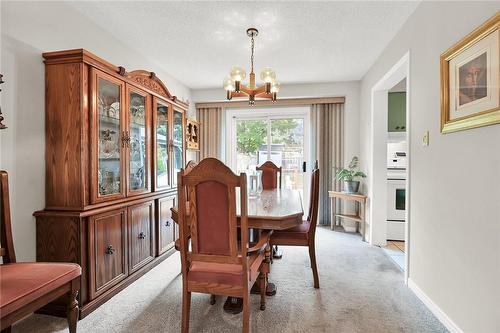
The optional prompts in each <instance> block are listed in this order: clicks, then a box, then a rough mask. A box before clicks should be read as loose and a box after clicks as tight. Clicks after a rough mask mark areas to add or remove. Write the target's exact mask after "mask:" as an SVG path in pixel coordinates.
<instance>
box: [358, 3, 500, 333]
mask: <svg viewBox="0 0 500 333" xmlns="http://www.w3.org/2000/svg"><path fill="white" fill-rule="evenodd" d="M498 10H500V3H499V2H498V1H497V2H422V3H421V4H420V5H419V7H418V8H417V9H416V11H415V12H414V13H413V15H412V16H411V17H410V18H409V19H408V21H407V22H406V23H405V25H404V26H403V27H402V29H401V30H400V31H399V33H398V34H397V35H396V37H395V38H394V39H393V40H392V41H391V43H390V44H389V45H388V46H387V48H386V49H385V50H384V52H383V53H382V54H381V55H380V57H379V58H378V60H377V61H376V62H375V64H374V65H373V66H372V67H371V69H370V70H369V72H368V73H367V74H366V75H365V76H364V78H363V80H362V83H361V100H362V104H361V115H360V132H361V156H362V160H363V161H365V162H366V161H368V158H369V156H370V142H369V136H370V101H371V89H372V87H373V86H374V84H375V83H376V82H377V81H378V80H380V78H381V77H382V76H383V75H384V74H385V73H386V72H387V71H388V70H389V69H390V68H391V67H392V66H393V65H394V64H395V63H396V62H397V61H398V60H399V59H401V57H402V56H403V55H404V54H405V53H406V52H407V51H408V50H409V51H410V92H409V93H410V113H411V115H410V117H411V119H410V121H411V128H410V129H411V171H410V177H411V198H410V200H411V202H410V204H411V206H410V207H411V208H410V221H411V230H410V232H411V233H410V237H411V248H410V268H409V269H410V270H409V273H410V279H411V280H412V281H413V282H414V283H415V284H416V285H417V286H418V287H419V288H420V289H421V290H422V291H423V292H424V293H425V294H426V295H427V296H428V297H429V298H430V299H431V300H432V302H433V303H434V304H436V305H437V306H438V307H439V308H440V309H441V310H442V311H443V312H444V313H445V315H446V316H447V317H448V318H449V319H450V320H451V321H452V322H453V323H454V324H455V325H457V326H458V327H459V329H461V330H462V331H464V332H472V333H476V332H480V333H490V332H491V333H493V332H500V125H494V126H489V127H483V128H478V129H473V130H468V131H462V132H458V133H453V134H447V135H442V134H441V133H440V106H439V56H440V54H441V53H442V52H443V51H445V50H446V49H447V48H448V47H450V46H451V45H452V44H454V43H455V42H457V41H458V40H459V39H460V38H462V37H463V36H465V35H466V34H467V33H469V32H471V31H472V30H473V29H474V28H475V27H477V26H478V25H480V24H481V23H482V22H484V21H485V20H487V19H488V18H489V17H491V16H493V15H494V14H495V13H496V12H497V11H498ZM427 130H429V132H430V145H429V146H428V147H423V146H422V145H421V144H420V142H421V136H422V135H423V133H424V131H427ZM375 153H376V152H375Z"/></svg>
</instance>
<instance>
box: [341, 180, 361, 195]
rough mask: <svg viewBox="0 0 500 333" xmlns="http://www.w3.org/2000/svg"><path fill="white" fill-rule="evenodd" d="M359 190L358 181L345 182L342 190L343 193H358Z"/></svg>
mask: <svg viewBox="0 0 500 333" xmlns="http://www.w3.org/2000/svg"><path fill="white" fill-rule="evenodd" d="M358 190H359V180H350V181H349V180H345V181H344V189H343V192H345V193H358Z"/></svg>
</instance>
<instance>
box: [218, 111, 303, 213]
mask: <svg viewBox="0 0 500 333" xmlns="http://www.w3.org/2000/svg"><path fill="white" fill-rule="evenodd" d="M308 111H309V110H307V109H299V110H289V109H279V110H272V109H271V110H255V109H252V110H233V111H231V110H230V111H229V112H228V114H230V117H229V119H231V121H230V122H231V128H230V129H229V133H228V134H229V135H228V138H230V142H228V143H229V145H228V147H229V150H228V151H227V153H228V157H229V160H228V162H229V163H228V164H229V165H231V167H232V168H233V170H234V171H235V172H236V173H238V174H239V173H240V172H248V170H255V167H256V166H258V165H261V164H263V163H264V162H266V161H269V160H270V161H272V162H274V164H276V165H277V166H279V167H281V168H282V172H283V174H282V188H285V189H293V190H298V191H300V192H301V194H302V197H303V199H308V190H309V189H308V185H309V182H308V181H306V179H309V178H308V175H310V171H311V166H310V165H309V163H308V161H309V151H308V148H309V137H308V134H309V128H308V126H309V112H308ZM304 207H307V206H306V205H305V206H304ZM304 210H306V209H304Z"/></svg>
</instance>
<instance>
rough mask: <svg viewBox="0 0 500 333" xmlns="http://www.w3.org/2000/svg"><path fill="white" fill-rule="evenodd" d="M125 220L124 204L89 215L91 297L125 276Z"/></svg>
mask: <svg viewBox="0 0 500 333" xmlns="http://www.w3.org/2000/svg"><path fill="white" fill-rule="evenodd" d="M126 223H127V212H126V209H125V208H123V209H118V210H113V211H110V212H106V213H103V214H99V215H96V216H92V217H90V219H89V229H90V230H89V231H90V244H89V247H90V249H89V250H90V251H89V252H90V298H91V299H93V298H95V297H96V296H99V295H100V294H102V293H103V292H105V291H106V290H108V289H109V288H111V287H112V286H114V285H115V284H117V283H118V282H120V281H121V280H123V279H124V278H125V277H126V276H127V273H128V272H127V250H126V243H127V239H126Z"/></svg>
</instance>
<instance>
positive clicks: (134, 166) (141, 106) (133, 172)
mask: <svg viewBox="0 0 500 333" xmlns="http://www.w3.org/2000/svg"><path fill="white" fill-rule="evenodd" d="M145 105H146V97H144V96H142V95H140V94H138V93H136V92H133V91H132V92H130V106H129V116H130V117H129V119H130V124H129V126H130V144H129V148H130V150H129V154H130V155H129V157H130V162H129V166H130V175H129V182H130V189H132V190H141V189H144V188H146V174H145V172H144V170H145V169H146V165H147V161H146V158H147V157H146V114H145Z"/></svg>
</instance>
